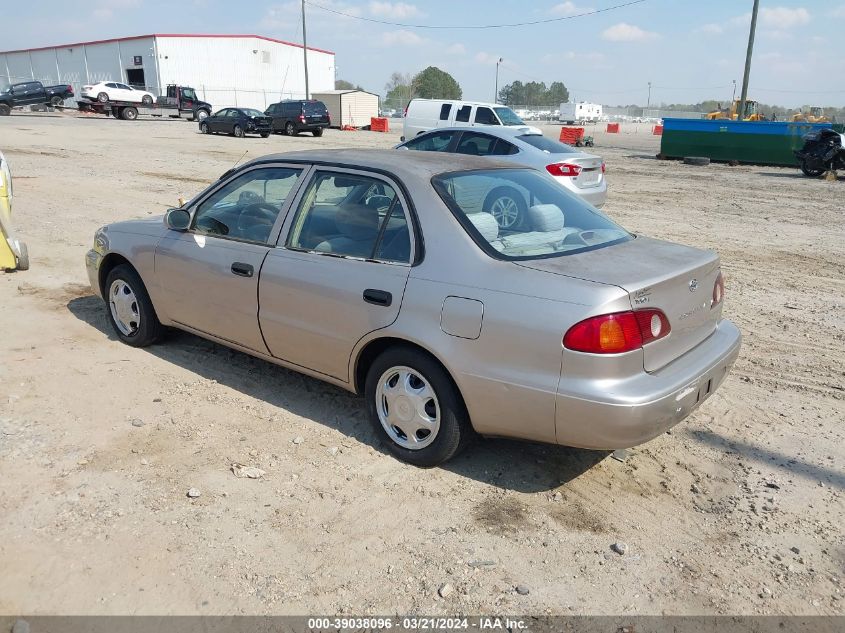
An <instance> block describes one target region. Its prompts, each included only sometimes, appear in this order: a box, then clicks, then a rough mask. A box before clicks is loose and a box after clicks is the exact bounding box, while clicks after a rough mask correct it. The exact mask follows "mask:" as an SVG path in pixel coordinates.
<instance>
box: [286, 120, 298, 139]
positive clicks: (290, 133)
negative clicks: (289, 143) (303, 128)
mask: <svg viewBox="0 0 845 633" xmlns="http://www.w3.org/2000/svg"><path fill="white" fill-rule="evenodd" d="M285 134H287V135H288V136H293V135H294V134H296V129H295V128H294V127H293V123H291V122H290V121H288V122H287V123H286V124H285Z"/></svg>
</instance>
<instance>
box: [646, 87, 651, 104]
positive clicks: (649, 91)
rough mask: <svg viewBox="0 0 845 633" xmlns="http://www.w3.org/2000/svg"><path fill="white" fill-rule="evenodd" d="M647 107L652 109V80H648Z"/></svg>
mask: <svg viewBox="0 0 845 633" xmlns="http://www.w3.org/2000/svg"><path fill="white" fill-rule="evenodd" d="M646 108H647V109H651V82H650V81H649V82H648V105H647V106H646Z"/></svg>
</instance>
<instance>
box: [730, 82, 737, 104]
mask: <svg viewBox="0 0 845 633" xmlns="http://www.w3.org/2000/svg"><path fill="white" fill-rule="evenodd" d="M733 82H734V92H733V94H732V95H731V104H733V102H734V101H736V79H734V80H733Z"/></svg>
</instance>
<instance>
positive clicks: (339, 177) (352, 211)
mask: <svg viewBox="0 0 845 633" xmlns="http://www.w3.org/2000/svg"><path fill="white" fill-rule="evenodd" d="M286 246H287V247H288V248H292V249H297V250H306V251H314V252H317V253H324V254H331V255H337V256H344V257H357V258H361V259H377V260H380V261H389V262H398V263H409V262H410V258H411V239H410V230H409V228H408V222H407V217H406V214H405V210H404V208H403V206H402V201H401V200H400V199H399V197H398V196H397V195H396V190H395V189H394V188H393V187H392V186H390V185H389V184H387V183H385V182H384V181H381V180H378V179H375V178H370V177H368V176H359V175H353V174H346V173H334V172H318V173H317V175H316V176H315V177H314V179H313V180H312V181H311V183H310V184H309V185H308V188H307V189H306V191H305V194H304V195H303V197H302V201H301V202H300V204H299V209H298V210H297V213H296V216H295V217H294V219H293V224H292V226H291V229H290V234H289V236H288V239H287V243H286Z"/></svg>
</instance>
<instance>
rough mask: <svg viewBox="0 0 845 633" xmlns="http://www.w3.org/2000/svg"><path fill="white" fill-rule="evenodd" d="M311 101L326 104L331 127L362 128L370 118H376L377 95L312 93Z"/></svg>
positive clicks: (341, 91)
mask: <svg viewBox="0 0 845 633" xmlns="http://www.w3.org/2000/svg"><path fill="white" fill-rule="evenodd" d="M311 98H312V99H319V100H320V101H322V102H323V103H325V104H326V108H328V110H329V114H330V115H331V117H332V127H342V126H344V125H353V126H355V127H364V126H365V125H369V124H370V117H374V116H378V100H379V97H378V95H377V94H373V93H372V92H366V91H364V90H324V91H323V92H312V93H311Z"/></svg>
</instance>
